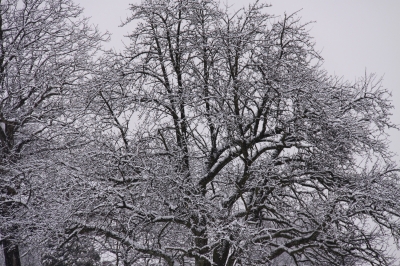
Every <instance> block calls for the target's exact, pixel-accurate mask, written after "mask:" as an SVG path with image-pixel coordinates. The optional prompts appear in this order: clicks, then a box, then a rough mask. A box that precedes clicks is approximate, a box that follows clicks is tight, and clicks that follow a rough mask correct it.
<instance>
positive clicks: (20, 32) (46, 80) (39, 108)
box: [0, 0, 102, 266]
mask: <svg viewBox="0 0 400 266" xmlns="http://www.w3.org/2000/svg"><path fill="white" fill-rule="evenodd" d="M81 12H82V10H81V9H80V8H79V7H78V6H76V5H74V4H73V3H72V2H71V1H70V0H51V1H50V0H24V1H20V0H3V1H1V2H0V155H1V158H0V171H1V174H0V190H1V194H0V243H2V245H3V249H4V256H5V263H6V266H10V265H13V266H18V265H21V263H20V255H19V250H18V242H20V241H22V239H23V238H24V237H28V236H32V234H33V232H34V231H35V230H37V229H38V228H42V226H44V225H45V224H46V223H48V222H49V221H44V220H43V217H40V215H38V214H37V213H36V214H32V213H31V212H32V211H33V210H35V209H39V210H40V209H42V208H45V206H46V205H43V206H38V204H37V202H36V201H41V200H43V199H44V198H40V197H39V195H41V196H44V197H46V194H45V193H44V194H43V193H41V192H39V189H41V187H45V185H44V184H43V182H44V181H45V182H49V181H48V180H47V181H46V180H39V179H38V178H39V177H41V176H44V171H45V170H46V164H45V163H40V161H41V160H43V159H45V158H46V151H49V150H52V149H55V148H58V146H57V144H55V143H56V142H54V140H55V139H56V138H57V135H59V133H60V131H58V132H57V130H55V129H52V130H51V129H50V128H51V127H53V128H54V127H60V128H61V130H63V129H62V124H67V123H68V122H71V117H69V116H68V114H71V110H72V109H73V108H72V107H73V103H72V102H69V101H70V100H68V99H69V98H68V95H70V94H71V91H73V90H77V89H79V86H82V84H83V83H84V81H85V77H87V75H88V73H89V69H90V68H91V59H92V56H93V54H94V53H95V52H96V51H97V50H98V49H99V43H100V41H101V39H102V37H101V36H100V35H99V34H98V32H97V31H96V30H94V29H92V28H91V27H89V26H88V23H87V20H86V19H84V18H83V17H82V16H81ZM64 133H65V132H64ZM63 139H64V140H65V139H66V137H65V136H63ZM64 144H65V143H64ZM60 147H61V146H60ZM53 200H54V199H48V201H49V202H51V201H53ZM30 213H31V214H32V215H31V214H30ZM43 231H45V230H43Z"/></svg>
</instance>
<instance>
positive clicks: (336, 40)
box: [75, 0, 400, 164]
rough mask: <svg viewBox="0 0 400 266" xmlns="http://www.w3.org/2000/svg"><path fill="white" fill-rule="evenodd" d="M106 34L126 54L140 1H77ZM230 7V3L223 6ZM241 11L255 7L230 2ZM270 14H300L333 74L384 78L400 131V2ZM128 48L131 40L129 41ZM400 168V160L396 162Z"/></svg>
mask: <svg viewBox="0 0 400 266" xmlns="http://www.w3.org/2000/svg"><path fill="white" fill-rule="evenodd" d="M75 1H76V2H77V3H78V4H80V5H81V6H82V7H83V8H84V9H85V11H84V14H85V15H86V16H88V17H91V22H92V23H93V24H95V25H98V27H99V29H100V30H102V31H106V30H108V31H109V32H110V33H112V34H113V35H112V40H111V42H110V43H108V44H107V47H108V48H112V47H114V48H115V49H117V50H121V49H122V48H123V44H122V42H121V39H123V35H124V34H127V33H128V32H129V31H131V30H132V27H133V25H132V24H131V25H127V26H125V27H123V28H121V27H119V25H120V24H121V21H124V19H125V18H126V17H127V16H128V15H129V10H128V8H129V3H134V2H136V3H138V2H140V0H113V1H110V0H75ZM222 2H223V3H225V2H226V1H225V0H224V1H222ZM227 2H228V3H229V4H231V3H232V4H234V8H235V9H238V8H240V7H242V6H245V5H248V4H249V3H251V2H252V1H239V0H235V1H227ZM262 2H265V3H268V4H271V5H272V7H270V8H269V11H268V12H269V13H271V14H274V15H283V14H284V12H286V13H288V14H290V13H293V12H295V11H298V10H300V9H301V11H300V12H299V15H300V16H301V17H302V19H303V22H309V21H315V23H313V24H311V25H310V33H311V36H313V37H314V40H315V42H316V47H317V49H318V50H319V51H321V55H322V57H323V58H324V62H325V63H324V68H325V69H326V70H328V72H329V73H330V74H336V75H338V76H343V78H345V79H347V80H350V81H353V80H355V79H356V78H357V77H361V76H363V75H364V73H365V71H367V73H376V74H377V75H378V76H383V77H384V80H383V86H384V87H386V88H388V89H389V90H390V91H391V92H392V94H393V104H394V105H395V107H396V109H395V110H393V117H392V121H394V122H395V123H396V124H399V125H400V67H399V64H400V1H399V0H381V1H378V0H335V1H334V0H270V1H262ZM125 42H127V40H126V39H125ZM390 134H391V137H390V140H391V141H392V145H391V150H392V151H394V152H396V153H398V154H400V132H398V131H396V130H391V131H390ZM396 161H397V162H398V163H399V164H400V156H397V157H396Z"/></svg>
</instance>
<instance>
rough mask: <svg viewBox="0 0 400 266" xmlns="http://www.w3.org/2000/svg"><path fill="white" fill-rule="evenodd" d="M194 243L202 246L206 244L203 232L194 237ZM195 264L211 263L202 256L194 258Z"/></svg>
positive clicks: (196, 265) (206, 264)
mask: <svg viewBox="0 0 400 266" xmlns="http://www.w3.org/2000/svg"><path fill="white" fill-rule="evenodd" d="M194 242H195V245H196V247H199V248H202V247H204V246H206V245H207V244H208V239H207V237H205V236H204V234H202V235H199V236H196V237H195V240H194ZM194 265H195V266H211V263H210V262H209V261H208V260H207V259H203V258H196V259H195V264H194Z"/></svg>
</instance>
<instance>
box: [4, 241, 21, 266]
mask: <svg viewBox="0 0 400 266" xmlns="http://www.w3.org/2000/svg"><path fill="white" fill-rule="evenodd" d="M3 251H4V259H5V266H21V260H20V256H19V248H18V245H15V244H13V243H12V242H11V241H10V240H8V239H5V240H3Z"/></svg>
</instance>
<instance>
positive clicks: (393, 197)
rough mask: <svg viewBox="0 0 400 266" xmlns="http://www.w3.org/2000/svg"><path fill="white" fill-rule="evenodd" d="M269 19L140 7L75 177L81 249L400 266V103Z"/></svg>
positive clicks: (74, 229)
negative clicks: (394, 140)
mask: <svg viewBox="0 0 400 266" xmlns="http://www.w3.org/2000/svg"><path fill="white" fill-rule="evenodd" d="M265 8H266V6H265V5H262V4H259V3H258V2H256V3H254V4H252V5H250V6H249V7H248V8H247V9H242V10H240V11H238V12H234V13H231V12H230V10H229V9H226V10H222V9H221V8H220V7H219V5H218V4H217V3H216V2H214V1H211V0H207V1H202V0H200V1H187V0H170V1H166V0H153V1H143V2H142V4H140V5H131V10H132V17H131V18H130V19H129V21H128V22H127V24H128V25H129V22H130V21H132V20H134V19H138V20H139V23H138V26H137V27H136V28H135V30H134V31H133V32H132V33H131V34H130V38H131V44H130V45H129V46H128V47H127V49H126V52H125V53H124V54H122V55H114V56H109V57H107V58H105V59H104V63H103V64H102V66H103V68H102V69H99V72H98V75H97V76H94V79H93V84H95V86H94V87H93V88H92V90H91V94H90V93H88V96H91V97H90V98H88V101H87V103H86V105H85V112H86V115H87V116H86V120H85V122H84V123H83V122H81V123H82V125H84V126H86V128H85V129H84V127H82V128H81V129H82V130H86V132H87V133H86V135H85V138H87V140H88V143H90V144H88V145H85V146H84V147H80V148H79V149H76V150H74V151H72V150H71V151H70V152H71V155H70V156H71V159H70V164H69V165H67V166H65V168H63V169H64V170H62V171H60V172H63V171H65V172H68V173H69V175H70V176H74V179H73V180H74V182H75V183H74V184H75V185H74V191H73V193H75V195H76V197H75V198H74V200H73V202H74V204H75V205H74V206H75V207H74V208H73V209H74V210H75V215H74V216H73V218H72V219H70V220H69V225H68V226H69V230H70V233H71V235H74V234H78V233H94V234H97V235H98V236H99V237H100V236H102V237H103V239H104V241H107V239H112V241H117V242H118V243H120V245H122V246H123V249H121V250H124V256H125V258H126V260H127V261H130V262H129V263H130V265H171V266H172V265H196V266H208V265H218V266H223V265H277V264H278V260H282V259H285V260H286V261H289V262H288V263H291V264H294V265H360V264H362V263H369V264H370V265H390V263H391V258H390V256H389V254H387V252H386V250H387V245H388V244H387V243H388V239H389V237H393V238H394V239H398V237H399V232H400V231H399V229H400V228H399V222H398V221H399V218H400V217H399V216H400V215H399V214H400V210H399V204H398V203H399V199H400V198H399V196H400V195H399V193H400V192H399V191H400V189H399V177H398V175H397V173H396V171H397V170H396V169H395V166H394V164H393V163H392V161H391V154H390V152H389V151H388V147H387V139H386V130H387V128H388V127H393V125H392V124H391V122H390V120H389V117H390V110H391V109H392V105H391V103H390V100H389V93H388V92H387V91H386V90H385V89H383V88H382V87H381V82H380V80H379V79H376V78H375V76H374V75H366V76H365V77H363V78H360V80H359V81H357V82H355V83H350V82H346V81H342V80H341V79H338V78H336V77H333V76H329V75H328V74H327V73H326V72H325V71H323V70H322V67H321V58H320V56H319V55H318V53H317V52H316V51H315V50H314V43H313V40H312V38H311V37H310V36H309V34H308V32H307V24H302V23H301V22H300V19H299V18H298V17H297V15H296V14H292V15H285V16H284V17H283V18H282V19H278V18H276V17H274V16H271V15H268V14H266V13H265V11H264V10H265ZM69 193H72V192H71V191H69Z"/></svg>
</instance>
